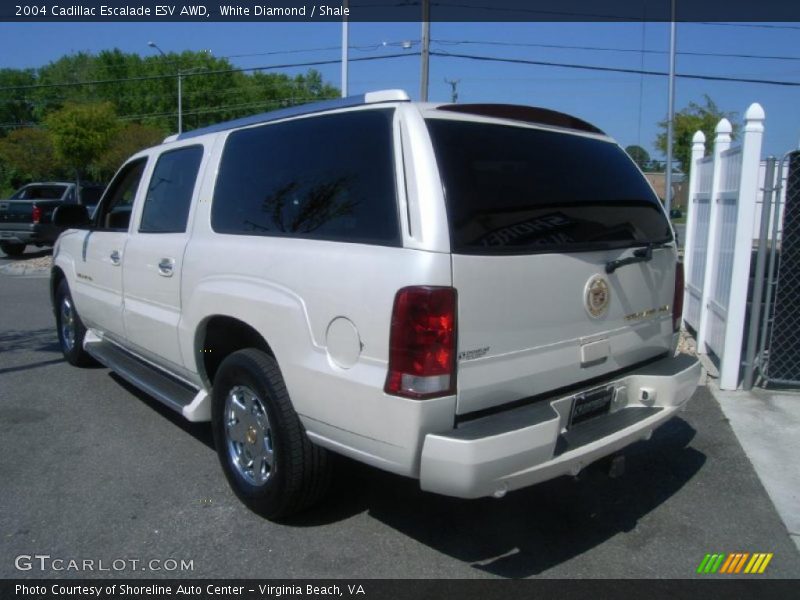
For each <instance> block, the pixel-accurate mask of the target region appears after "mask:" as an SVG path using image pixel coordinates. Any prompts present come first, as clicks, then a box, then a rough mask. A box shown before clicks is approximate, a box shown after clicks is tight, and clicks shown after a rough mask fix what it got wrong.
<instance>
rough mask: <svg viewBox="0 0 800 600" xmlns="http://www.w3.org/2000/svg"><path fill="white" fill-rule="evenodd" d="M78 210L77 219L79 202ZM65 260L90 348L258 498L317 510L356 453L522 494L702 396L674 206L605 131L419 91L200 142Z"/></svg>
mask: <svg viewBox="0 0 800 600" xmlns="http://www.w3.org/2000/svg"><path fill="white" fill-rule="evenodd" d="M59 210H61V209H59ZM79 212H80V211H79V210H77V209H74V210H73V209H64V210H63V212H62V213H60V214H59V215H57V217H56V219H57V220H58V221H59V222H61V223H62V224H72V225H74V226H75V228H74V229H71V230H69V231H68V232H66V233H64V234H63V235H62V236H61V238H60V240H59V242H58V244H57V247H56V249H55V253H54V255H55V261H54V267H53V272H52V286H51V287H52V297H53V303H54V308H55V314H56V320H57V325H58V334H59V338H60V341H61V345H62V348H63V351H64V354H65V356H66V358H67V359H68V360H69V362H71V363H72V364H75V365H80V364H84V363H86V362H87V361H89V360H91V359H92V358H93V359H96V360H98V361H100V362H101V363H103V364H105V365H107V366H108V367H110V368H111V369H113V370H114V371H116V372H117V373H118V374H119V375H121V376H122V377H124V378H125V379H127V380H129V381H131V382H132V383H133V384H135V385H137V386H139V387H140V388H141V389H143V390H145V391H146V392H148V393H149V394H151V395H152V396H154V397H155V398H157V399H159V400H160V401H162V402H164V403H165V404H167V405H168V406H170V407H172V408H173V409H175V410H176V411H179V412H180V413H182V414H183V416H185V417H186V418H187V419H189V420H191V421H211V423H212V427H213V432H214V437H215V442H216V446H217V450H218V454H219V458H220V461H221V463H222V467H223V469H224V471H225V474H226V476H227V478H228V480H229V482H230V484H231V485H232V487H233V489H234V490H235V491H236V493H237V494H238V496H239V497H240V498H241V499H242V500H243V501H244V502H245V503H246V504H247V505H248V506H250V507H251V508H252V509H254V510H256V511H258V512H260V513H261V514H264V515H266V516H268V517H271V518H277V517H281V516H284V515H287V514H290V513H292V512H296V511H298V510H300V509H302V508H304V507H307V506H309V505H310V504H312V503H313V502H314V501H315V500H317V499H318V498H319V496H320V495H321V493H322V491H323V490H324V487H325V482H326V480H327V479H328V473H329V468H330V466H329V462H328V453H329V452H335V453H340V454H343V455H346V456H349V457H352V458H354V459H356V460H359V461H363V462H365V463H368V464H370V465H373V466H376V467H378V468H381V469H385V470H387V471H391V472H394V473H398V474H401V475H406V476H410V477H414V478H417V479H419V482H420V486H421V487H422V489H424V490H429V491H432V492H437V493H440V494H447V495H451V496H458V497H463V498H477V497H482V496H492V495H494V496H498V497H499V496H502V495H503V494H505V493H506V491H508V490H514V489H517V488H520V487H523V486H528V485H531V484H534V483H537V482H540V481H543V480H546V479H550V478H553V477H557V476H560V475H564V474H576V473H578V472H579V471H580V470H581V469H582V468H583V467H584V466H586V465H588V464H589V463H591V462H593V461H595V460H597V459H599V458H601V457H604V456H607V455H610V454H612V453H615V452H616V451H618V450H620V449H621V448H623V447H625V446H626V445H628V444H631V443H632V442H635V441H637V440H640V439H643V438H647V437H648V436H649V435H650V433H651V432H652V431H653V429H654V428H656V427H658V426H659V425H660V424H662V423H664V422H665V421H666V420H668V419H669V418H671V417H672V416H673V415H674V414H675V412H676V411H677V410H678V409H679V408H680V407H681V406H682V405H683V404H684V403H685V402H686V401H687V400H688V398H689V397H690V396H691V395H692V393H693V391H694V389H695V387H696V385H697V382H698V379H699V376H700V367H699V365H698V363H697V362H696V361H695V360H694V359H691V358H689V357H687V356H677V357H676V356H675V353H674V349H675V345H676V340H677V333H676V332H677V330H678V326H679V323H680V318H681V314H680V310H681V308H680V307H681V298H682V294H683V279H682V271H681V268H680V265H679V264H678V261H677V252H676V247H675V242H674V237H673V233H672V230H671V227H670V224H669V222H668V220H667V219H666V217H665V215H664V211H663V209H662V207H661V205H660V203H659V201H658V199H657V198H656V197H655V195H654V193H653V190H652V188H650V187H649V186H648V184H647V182H646V181H645V179H644V178H643V176H642V175H641V173H640V172H639V170H638V169H637V168H636V166H635V165H634V163H633V162H632V161H631V160H630V159H629V158H628V157H627V155H626V154H625V153H624V152H623V151H622V150H621V149H620V147H619V146H618V145H617V144H616V143H615V142H614V141H613V140H611V139H610V138H609V137H607V136H606V135H605V134H603V133H602V132H601V131H600V130H598V129H597V128H595V127H593V126H591V125H589V124H588V123H585V122H583V121H581V120H579V119H576V118H573V117H570V116H568V115H564V114H561V113H557V112H553V111H549V110H543V109H535V108H530V107H521V106H509V105H434V104H415V103H411V102H409V101H408V97H407V96H406V95H405V93H403V92H399V91H391V90H390V91H383V92H374V93H368V94H366V95H364V96H361V97H351V98H348V99H345V100H340V101H329V102H325V103H321V104H315V105H306V106H302V107H298V108H293V109H286V110H283V111H276V112H271V113H267V114H264V115H258V116H255V117H248V118H245V119H240V120H237V121H232V122H228V123H224V124H221V125H217V126H212V127H208V128H206V129H201V130H196V131H191V132H188V133H183V134H181V135H178V136H176V137H173V138H170V139H168V140H167V141H165V143H164V144H162V145H160V146H157V147H154V148H151V149H149V150H145V151H143V152H140V153H138V154H136V155H135V156H133V157H132V158H131V159H130V160H129V161H128V162H127V163H125V165H123V167H122V168H121V169H120V171H119V172H118V173H117V175H116V176H115V178H114V180H113V181H112V183H111V184H110V185H109V187H108V189H107V190H106V193H105V195H104V196H103V198H102V200H101V202H100V205H99V207H98V209H97V211H96V213H95V216H94V219H93V220H92V221H91V222H89V223H87V221H86V215H85V214H79Z"/></svg>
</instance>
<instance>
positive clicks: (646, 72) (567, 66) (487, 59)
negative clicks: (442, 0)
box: [431, 51, 800, 87]
mask: <svg viewBox="0 0 800 600" xmlns="http://www.w3.org/2000/svg"><path fill="white" fill-rule="evenodd" d="M431 56H443V57H450V58H464V59H468V60H476V61H483V62H502V63H511V64H520V65H535V66H540V67H561V68H564V69H582V70H586V71H604V72H610V73H631V74H635V75H657V76H659V77H666V76H667V75H668V73H666V72H665V71H649V70H645V69H627V68H624V67H601V66H596V65H581V64H575V63H559V62H551V61H544V60H526V59H522V58H500V57H496V56H480V55H475V54H451V53H448V52H436V51H431ZM675 76H676V77H680V78H683V79H700V80H703V81H730V82H735V83H757V84H762V85H780V86H787V87H800V83H798V82H793V81H779V80H771V79H748V78H744V77H725V76H723V75H699V74H694V73H676V74H675Z"/></svg>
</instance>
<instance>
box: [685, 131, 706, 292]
mask: <svg viewBox="0 0 800 600" xmlns="http://www.w3.org/2000/svg"><path fill="white" fill-rule="evenodd" d="M705 153H706V136H705V134H704V133H703V132H702V131H697V132H695V134H694V137H693V138H692V159H691V162H690V163H689V164H690V165H691V166H690V167H689V168H690V169H691V170H690V171H689V201H688V202H687V204H686V234H685V238H684V240H683V272H684V273H686V277H687V278H688V277H689V273H691V272H692V262H693V261H694V253H693V252H692V249H693V247H694V235H695V228H696V227H697V207H696V206H695V204H696V203H697V198H695V195H696V194H697V188H698V186H699V184H700V173H699V172H698V171H699V168H698V166H697V161H699V160H700V159H701V158H703V156H705ZM688 293H689V292H688V291H687V290H686V288H684V292H683V296H684V298H683V305H684V306H687V305H688V302H689V300H688V299H687V298H686V295H687V294H688Z"/></svg>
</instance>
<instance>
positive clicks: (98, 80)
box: [0, 49, 339, 188]
mask: <svg viewBox="0 0 800 600" xmlns="http://www.w3.org/2000/svg"><path fill="white" fill-rule="evenodd" d="M179 72H180V73H181V74H182V87H183V94H182V100H183V102H182V104H183V128H184V130H191V129H195V128H198V127H204V126H206V125H210V124H213V123H219V122H221V121H225V120H228V119H234V118H238V117H242V116H246V115H251V114H254V113H259V112H264V111H268V110H273V109H276V108H281V107H285V106H293V105H296V104H303V103H306V102H311V101H315V100H320V99H325V98H335V97H338V95H339V91H338V89H337V88H336V87H334V86H332V85H330V84H327V83H325V82H324V81H323V79H322V76H321V75H320V73H319V72H317V71H315V70H313V69H311V70H309V71H307V72H306V73H304V74H298V75H294V76H289V75H286V74H284V73H266V72H259V71H255V72H252V73H245V72H242V71H238V70H237V69H236V68H235V65H233V64H232V63H231V62H230V61H229V60H228V59H226V58H218V57H214V56H213V55H211V54H209V53H208V52H193V51H184V52H179V53H176V52H170V53H168V54H167V55H166V56H162V55H160V54H158V53H155V52H154V53H152V54H149V55H146V56H140V55H139V54H132V53H126V52H122V51H121V50H119V49H113V50H105V51H102V52H100V53H98V54H91V53H87V52H78V53H73V54H70V55H67V56H63V57H61V58H59V59H58V60H56V61H53V62H51V63H49V64H47V65H45V66H43V67H41V68H39V69H0V140H2V139H3V138H6V137H9V136H10V135H11V133H12V132H13V131H15V130H17V129H20V128H39V129H41V128H44V129H46V130H48V131H49V132H50V134H51V135H52V140H53V142H54V144H55V146H54V148H55V150H54V151H55V156H56V157H61V158H63V159H64V160H65V161H66V163H67V165H68V166H69V167H70V168H72V169H75V168H78V169H80V170H81V174H82V175H86V174H91V175H92V176H93V177H98V178H102V179H105V178H107V177H108V176H109V173H113V171H115V170H116V168H117V167H118V166H119V164H116V165H114V164H113V163H114V162H116V161H120V162H121V161H122V160H124V159H125V158H127V154H126V152H127V150H129V149H133V151H135V150H138V149H140V147H141V145H142V144H144V145H151V144H153V143H158V142H159V141H160V140H161V139H163V137H165V136H166V135H168V134H170V133H174V132H175V131H176V130H177V122H178V117H177V112H178V73H179ZM120 80H123V81H120ZM87 105H88V106H89V108H86V109H85V111H83V109H81V108H78V107H81V106H87ZM109 106H110V108H111V111H110V114H109V112H108V108H107V107H109ZM99 107H106V108H102V109H101V108H99ZM63 111H66V112H63ZM95 111H99V112H95ZM56 115H57V116H56ZM68 115H69V116H68ZM86 115H94V116H96V117H98V118H101V123H100V122H97V123H94V124H92V123H91V122H90V121H92V120H93V118H94V117H91V118H90V119H89V121H86V120H85V119H84V117H85V116H86ZM114 115H115V116H114ZM84 124H85V125H86V126H87V127H88V129H87V130H83V131H79V130H81V129H82V128H83V125H84ZM134 125H135V126H136V127H133V128H130V127H129V126H134ZM70 132H71V133H70ZM156 132H158V133H156ZM71 134H74V135H75V136H76V137H75V138H74V139H72V140H70V139H69V137H71ZM25 135H27V134H23V138H24V136H25ZM34 135H36V134H34ZM106 137H109V138H110V139H104V138H106ZM30 139H31V141H34V138H33V137H31V138H30ZM44 139H45V137H44V136H43V135H39V136H38V138H36V142H37V143H41V142H42V140H44ZM104 144H105V145H106V149H105V150H104V151H100V149H101V148H102V147H103V146H104ZM39 162H43V161H39ZM51 164H52V165H53V167H54V168H53V170H52V171H49V172H48V173H47V174H46V175H45V176H42V177H39V174H38V173H37V176H36V177H34V176H33V174H32V173H31V172H25V173H22V172H21V171H18V170H17V168H16V167H15V166H13V165H11V164H9V163H8V161H7V160H6V158H4V157H3V156H2V155H0V188H8V187H9V186H10V178H11V177H13V178H15V179H19V178H21V177H22V178H24V177H31V179H40V178H45V179H52V178H56V177H57V176H58V177H63V173H62V171H63V169H64V167H65V165H63V164H60V163H59V162H58V161H54V162H52V163H51ZM73 174H74V173H70V175H73Z"/></svg>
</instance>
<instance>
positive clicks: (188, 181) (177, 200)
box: [139, 146, 203, 233]
mask: <svg viewBox="0 0 800 600" xmlns="http://www.w3.org/2000/svg"><path fill="white" fill-rule="evenodd" d="M202 159H203V147H202V146H190V147H188V148H179V149H177V150H170V151H169V152H164V153H163V154H162V155H161V156H159V157H158V162H157V163H156V167H155V169H153V176H152V177H151V178H150V185H149V186H148V188H147V196H146V197H145V201H144V209H143V210H142V222H141V224H140V225H139V231H141V232H144V233H181V232H184V231H186V221H187V219H188V217H189V207H190V206H191V203H192V192H194V184H195V181H196V180H197V172H198V170H199V169H200V161H201V160H202Z"/></svg>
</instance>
